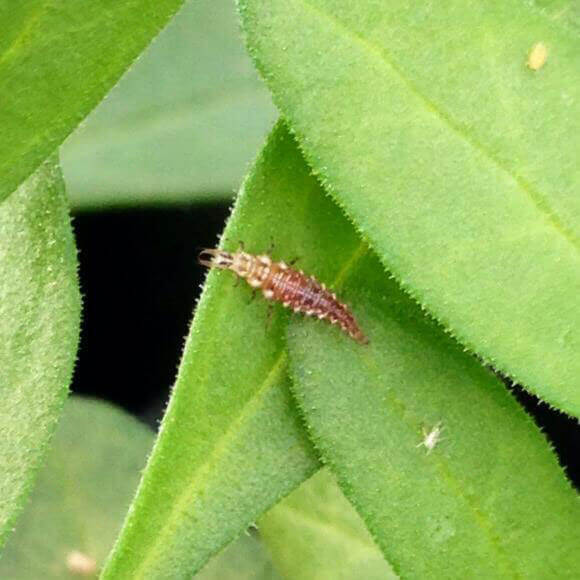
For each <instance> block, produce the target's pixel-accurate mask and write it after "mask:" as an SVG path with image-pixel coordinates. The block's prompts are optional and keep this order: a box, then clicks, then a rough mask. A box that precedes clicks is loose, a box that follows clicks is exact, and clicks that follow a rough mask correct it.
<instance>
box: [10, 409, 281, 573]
mask: <svg viewBox="0 0 580 580" xmlns="http://www.w3.org/2000/svg"><path fill="white" fill-rule="evenodd" d="M152 444H153V433H152V432H151V431H150V430H149V429H148V428H147V427H145V426H144V425H142V424H141V423H139V422H138V421H136V420H135V419H133V418H132V417H130V416H129V415H127V414H126V413H123V412H122V411H120V410H119V409H116V408H115V407H112V406H110V405H108V404H106V403H103V402H99V401H94V400H90V399H77V398H74V399H72V400H71V401H69V402H68V404H67V406H66V407H65V411H64V413H63V417H62V420H61V422H60V424H59V428H58V430H57V433H56V435H55V438H54V441H53V446H52V448H51V450H50V452H49V454H48V460H47V462H46V465H45V466H44V467H43V469H42V471H41V473H40V475H39V478H38V482H37V484H36V487H35V489H34V492H33V494H32V498H31V502H30V504H29V505H28V506H27V507H26V510H25V512H24V514H23V516H22V518H21V519H20V521H19V523H18V526H17V528H16V532H15V534H14V535H13V536H12V537H11V538H10V541H9V542H8V545H7V547H6V551H5V553H4V554H3V556H2V559H1V560H0V576H1V577H2V578H10V580H19V579H23V580H24V579H26V580H29V579H30V578H44V579H51V578H54V579H55V580H56V579H60V578H78V577H79V575H80V576H88V577H94V576H95V573H96V572H97V570H98V569H99V568H100V566H101V565H102V563H103V561H104V558H105V556H106V555H107V552H108V551H109V549H110V547H111V545H112V544H113V541H114V539H115V535H116V533H117V532H118V530H119V528H120V526H121V523H122V521H123V515H124V513H125V511H126V509H127V506H128V505H129V502H130V500H131V496H132V495H133V493H134V490H135V487H136V486H137V483H138V481H139V475H140V470H141V468H142V467H143V465H144V463H145V459H146V457H147V454H148V452H149V450H150V449H151V446H152ZM83 571H84V573H83ZM228 578H232V579H233V578H246V579H248V580H250V579H255V580H258V579H260V580H266V579H269V578H270V579H272V578H275V574H274V572H273V571H272V564H271V563H270V562H269V559H268V557H267V555H266V554H265V550H264V548H263V547H262V545H261V544H260V542H258V541H257V540H256V539H255V538H254V537H252V536H249V535H243V536H242V538H240V540H239V541H237V542H235V543H234V544H232V545H231V546H230V547H228V549H227V550H225V551H224V552H223V553H222V554H220V555H219V557H217V558H214V559H213V560H212V562H211V563H210V564H209V565H208V566H207V567H206V568H205V569H204V571H203V572H202V573H200V574H199V575H198V576H196V579H198V580H213V579H215V580H223V579H228Z"/></svg>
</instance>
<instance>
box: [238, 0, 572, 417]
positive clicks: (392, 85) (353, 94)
mask: <svg viewBox="0 0 580 580" xmlns="http://www.w3.org/2000/svg"><path fill="white" fill-rule="evenodd" d="M240 4H241V13H242V17H243V23H244V27H245V30H246V33H247V37H248V45H249V47H250V50H251V52H252V53H253V55H254V57H255V59H256V61H257V63H258V66H259V68H260V69H261V71H262V72H263V74H264V76H265V77H266V80H267V82H268V84H269V86H270V87H271V89H272V90H273V92H274V97H275V101H276V103H277V105H278V106H279V108H280V110H281V111H282V112H283V114H284V115H285V117H286V118H287V119H288V120H289V122H290V123H291V126H292V129H293V130H294V131H296V134H297V136H298V139H299V142H300V144H301V146H302V147H303V148H304V151H305V153H306V156H307V159H308V161H309V162H310V164H311V165H312V167H313V168H314V170H315V171H316V172H317V173H318V174H319V175H320V176H321V179H322V180H323V181H324V183H325V185H326V187H327V189H328V191H330V192H331V193H332V195H333V197H334V198H335V199H336V200H337V201H338V202H339V204H340V205H341V206H342V207H344V208H345V210H346V211H347V213H348V215H349V216H350V217H351V218H352V220H353V221H354V222H355V224H356V226H357V228H358V229H359V230H360V231H361V232H362V233H363V234H364V237H365V238H367V239H368V240H369V242H370V243H371V245H372V247H373V248H374V249H375V250H376V251H377V253H378V255H379V256H380V258H381V260H382V262H383V264H384V265H385V266H386V267H387V268H388V269H389V270H390V271H392V272H393V274H394V275H395V276H396V277H397V279H398V280H399V281H400V282H401V283H402V285H403V287H404V288H405V289H406V290H407V291H408V292H409V293H410V294H412V295H413V296H414V297H415V298H416V299H417V300H418V301H419V302H420V303H421V304H422V305H424V306H425V307H426V308H427V309H429V311H430V312H432V313H433V314H434V315H435V316H436V317H437V319H438V320H440V321H441V322H442V323H443V325H444V326H445V327H447V328H449V329H450V330H451V331H452V333H453V334H454V335H455V336H457V337H458V339H459V340H460V341H461V342H463V344H465V345H466V346H467V347H468V348H470V349H473V350H475V351H477V353H478V354H479V355H480V356H481V357H482V358H484V359H485V360H486V361H488V362H491V363H492V364H493V365H495V366H496V367H497V368H498V369H501V370H502V371H504V372H505V373H507V374H509V375H510V376H511V377H513V378H515V379H517V380H518V381H520V382H522V383H523V384H524V385H525V386H526V387H527V388H529V389H530V390H532V391H533V392H534V393H536V394H538V395H539V396H540V397H542V398H544V399H546V400H547V401H549V402H550V403H552V404H553V405H556V406H558V407H560V408H562V409H564V410H566V411H567V412H569V413H575V414H580V356H579V353H580V301H579V300H578V296H579V295H580V252H579V248H580V236H579V233H580V196H578V195H577V192H578V189H579V187H580V165H579V164H578V155H579V152H580V130H579V127H578V122H577V121H578V119H580V83H578V71H579V70H580V50H579V48H578V47H579V44H578V33H577V30H576V29H575V28H574V27H572V26H571V25H570V24H569V23H567V21H566V20H565V16H564V17H562V18H563V20H562V19H560V20H559V19H558V17H557V16H556V12H555V11H554V12H544V11H541V10H538V9H537V8H535V7H534V5H533V4H532V3H528V2H521V0H507V1H506V2H502V3H501V4H500V5H495V4H494V5H493V6H488V5H487V4H486V5H483V4H482V3H481V2H477V1H475V0H469V1H468V2H465V1H463V0H461V1H459V0H454V1H453V2H451V3H449V2H444V3H442V2H431V3H427V4H413V5H409V3H407V2H402V1H395V2H389V3H380V4H377V3H376V2H371V1H370V0H366V1H361V2H334V1H332V0H322V1H320V2H316V3H314V2H310V1H307V0H291V1H289V2H288V1H286V0H274V1H272V0H241V2H240ZM538 41H542V42H543V43H544V44H545V45H546V46H547V48H548V56H547V61H546V63H545V65H544V66H543V67H542V68H540V69H539V70H536V71H532V70H530V69H529V68H528V67H527V66H526V59H527V56H528V53H529V50H530V48H531V47H532V46H533V45H534V44H535V43H536V42H538Z"/></svg>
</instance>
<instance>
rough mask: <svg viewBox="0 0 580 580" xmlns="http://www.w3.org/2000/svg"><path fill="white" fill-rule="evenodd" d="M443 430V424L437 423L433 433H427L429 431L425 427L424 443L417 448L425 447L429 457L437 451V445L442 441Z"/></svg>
mask: <svg viewBox="0 0 580 580" xmlns="http://www.w3.org/2000/svg"><path fill="white" fill-rule="evenodd" d="M443 429H444V427H442V426H441V422H439V423H437V425H435V426H434V427H433V429H431V431H427V429H425V427H423V441H421V443H419V444H418V445H416V447H425V449H427V455H429V453H431V451H433V449H435V446H436V445H437V443H439V441H441V440H442V438H441V432H442V431H443Z"/></svg>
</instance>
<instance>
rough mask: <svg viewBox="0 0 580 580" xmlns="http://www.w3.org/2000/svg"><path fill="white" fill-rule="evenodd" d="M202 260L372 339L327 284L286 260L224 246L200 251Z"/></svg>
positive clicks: (361, 339)
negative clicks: (228, 250)
mask: <svg viewBox="0 0 580 580" xmlns="http://www.w3.org/2000/svg"><path fill="white" fill-rule="evenodd" d="M207 256H209V257H210V259H207ZM200 263H202V264H204V265H206V266H209V267H217V268H223V269H228V270H232V271H233V272H235V273H236V274H237V275H238V276H240V277H241V278H244V279H245V280H246V281H247V282H248V284H249V285H250V286H252V287H253V288H259V289H261V290H262V293H263V294H264V297H265V298H266V299H268V300H275V301H277V302H281V303H282V304H283V305H284V306H285V307H287V308H292V309H293V310H294V312H302V313H303V314H305V315H307V316H316V317H317V318H319V319H320V320H328V321H329V322H330V323H331V324H338V325H339V326H340V327H341V328H342V330H343V331H344V332H346V333H347V334H348V335H349V336H351V337H352V338H353V339H354V340H356V341H357V342H359V343H361V344H367V343H368V339H367V338H366V336H365V335H364V334H363V333H362V331H361V330H360V328H359V326H358V324H357V322H356V320H355V318H354V316H353V315H352V313H351V312H350V310H349V309H348V307H347V306H346V305H345V304H343V303H342V302H340V301H339V300H338V298H337V297H336V294H334V293H333V292H330V291H329V290H328V289H327V288H326V286H325V285H324V284H322V283H320V282H318V280H316V278H314V277H313V276H307V275H306V274H304V272H302V271H301V270H294V269H293V268H291V267H290V266H288V265H287V264H285V263H284V262H273V261H272V259H271V258H270V257H269V256H267V255H261V256H255V255H253V254H247V253H246V252H235V253H229V252H224V251H223V250H204V251H203V252H202V253H201V254H200Z"/></svg>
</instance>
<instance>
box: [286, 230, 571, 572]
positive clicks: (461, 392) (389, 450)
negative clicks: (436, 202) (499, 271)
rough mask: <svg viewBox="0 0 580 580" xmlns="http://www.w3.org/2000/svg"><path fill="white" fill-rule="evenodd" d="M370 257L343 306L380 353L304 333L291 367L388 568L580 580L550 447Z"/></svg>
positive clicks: (292, 345) (328, 335)
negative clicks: (349, 306)
mask: <svg viewBox="0 0 580 580" xmlns="http://www.w3.org/2000/svg"><path fill="white" fill-rule="evenodd" d="M343 238H344V235H343ZM357 244H358V242H357V241H356V240H352V249H351V250H350V251H349V252H348V253H347V255H349V254H350V255H357V256H358V257H359V259H357V260H356V261H352V262H351V265H350V267H349V271H348V273H346V272H345V276H344V278H343V284H341V286H340V294H341V295H342V294H344V295H345V296H347V297H348V299H349V301H350V302H351V304H352V305H353V306H355V308H356V310H355V312H356V314H357V316H358V318H359V321H360V324H361V326H362V328H363V330H364V331H365V332H366V333H367V335H368V337H369V338H370V344H369V345H368V346H364V347H363V346H359V345H356V348H353V346H352V344H351V343H352V342H353V341H352V340H350V339H348V337H343V336H341V335H340V334H339V333H337V332H332V330H334V329H329V328H327V327H326V326H324V325H321V324H316V321H300V320H296V321H295V322H294V323H293V324H291V326H290V337H289V356H290V367H291V376H292V377H293V383H294V390H295V393H296V395H297V397H298V399H299V402H300V406H301V408H302V410H303V413H304V415H305V418H306V421H307V423H308V425H309V427H310V432H311V435H312V439H313V441H314V443H315V445H316V447H317V449H318V450H319V452H320V453H321V456H322V457H323V459H324V461H325V463H328V464H329V466H330V468H331V469H332V471H333V472H334V474H335V475H336V476H337V478H338V480H339V483H340V485H341V487H342V489H343V491H344V493H345V494H346V496H347V497H348V498H349V499H350V501H351V502H352V503H353V505H355V507H356V508H357V509H358V511H359V513H360V514H361V516H362V517H363V519H364V520H365V522H366V524H367V526H368V528H369V530H370V531H371V533H372V534H373V536H374V538H375V540H376V542H377V544H378V545H379V546H380V547H381V548H382V550H383V552H384V554H385V557H386V558H387V560H388V561H389V563H390V564H391V565H392V566H393V568H394V570H395V571H396V572H397V573H398V574H400V575H401V577H403V578H445V579H448V578H467V577H474V576H476V577H479V578H550V577H552V578H553V577H558V578H574V577H575V576H577V571H578V567H579V566H580V555H579V553H578V550H576V549H575V546H577V545H578V542H579V541H580V527H579V526H578V522H579V521H580V509H579V508H580V506H579V504H578V497H577V495H576V494H575V492H574V491H573V490H572V488H571V486H570V484H569V482H567V481H566V478H565V477H564V474H563V472H562V469H561V468H560V466H559V465H558V463H557V460H556V457H555V456H554V455H553V453H552V452H551V450H550V447H549V445H548V444H547V442H546V440H545V438H544V436H543V435H542V434H541V432H540V431H539V429H538V428H537V427H536V425H535V424H534V423H533V421H532V420H531V419H530V417H528V416H527V415H526V413H525V412H524V410H523V409H522V408H521V407H520V406H519V405H518V404H517V402H516V401H515V399H513V398H512V396H511V395H510V394H509V392H508V391H507V390H506V388H505V386H504V385H503V383H501V382H500V381H499V380H498V379H497V378H496V377H495V376H494V375H493V374H492V373H491V372H490V371H489V370H488V369H486V368H485V367H482V366H481V364H480V362H479V361H478V360H477V359H476V358H475V357H471V356H469V355H468V354H466V353H465V352H464V351H463V350H462V349H461V348H460V347H459V345H458V344H457V343H456V342H455V341H454V340H453V339H452V338H451V337H449V336H448V335H446V334H445V333H444V332H443V331H442V329H441V328H440V327H438V326H437V325H436V324H435V323H434V322H432V321H431V320H429V319H428V318H426V317H424V316H421V312H420V310H419V308H418V307H417V306H416V304H415V303H414V302H413V301H412V300H411V299H410V298H409V297H408V296H407V295H405V294H404V293H403V292H402V291H401V290H400V288H399V287H398V286H397V284H396V283H395V282H394V281H393V280H389V279H387V277H386V276H385V273H384V270H383V267H382V265H381V264H380V262H379V260H378V259H377V258H376V257H375V256H374V255H371V254H369V253H366V254H364V255H362V254H360V253H358V252H357Z"/></svg>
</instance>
